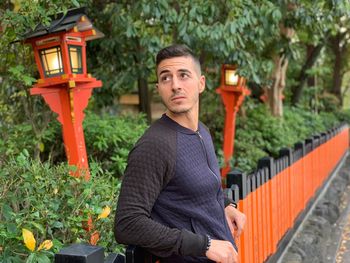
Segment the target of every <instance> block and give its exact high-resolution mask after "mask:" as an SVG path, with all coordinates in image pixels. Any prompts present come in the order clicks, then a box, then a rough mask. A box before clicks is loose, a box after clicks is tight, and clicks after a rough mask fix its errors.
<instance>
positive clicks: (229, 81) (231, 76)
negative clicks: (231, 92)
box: [225, 69, 238, 86]
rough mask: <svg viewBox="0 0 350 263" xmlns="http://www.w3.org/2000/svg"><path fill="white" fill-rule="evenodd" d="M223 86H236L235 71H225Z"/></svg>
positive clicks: (236, 76)
mask: <svg viewBox="0 0 350 263" xmlns="http://www.w3.org/2000/svg"><path fill="white" fill-rule="evenodd" d="M225 84H226V85H231V86H236V85H237V84H238V75H237V74H236V70H233V69H225Z"/></svg>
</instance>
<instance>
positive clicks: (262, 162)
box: [258, 156, 276, 179]
mask: <svg viewBox="0 0 350 263" xmlns="http://www.w3.org/2000/svg"><path fill="white" fill-rule="evenodd" d="M274 167H275V166H274V160H273V158H272V157H269V156H267V157H263V158H261V159H259V160H258V170H259V169H265V168H266V169H267V170H268V179H271V178H273V177H274V176H275V175H276V171H275V168H274Z"/></svg>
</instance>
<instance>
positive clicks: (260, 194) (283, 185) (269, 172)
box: [227, 125, 349, 263]
mask: <svg viewBox="0 0 350 263" xmlns="http://www.w3.org/2000/svg"><path fill="white" fill-rule="evenodd" d="M348 147H349V129H348V127H347V126H346V125H343V126H341V127H339V128H335V129H332V130H330V131H329V132H327V133H322V134H320V135H316V136H313V137H312V138H310V139H307V140H305V142H299V143H297V144H295V146H294V148H293V149H290V148H283V149H281V150H280V156H279V158H277V159H273V158H271V157H266V158H263V159H261V160H259V163H258V170H257V171H256V172H254V173H252V174H249V175H246V174H242V173H240V172H238V171H232V172H230V173H229V174H228V175H227V184H228V185H229V186H230V187H229V188H230V190H229V194H230V195H232V196H231V197H232V198H233V199H235V201H237V203H238V208H239V210H240V211H242V212H243V213H244V214H245V215H246V216H247V223H246V226H245V229H244V232H243V234H242V235H241V237H240V238H239V240H237V245H238V247H239V251H238V252H239V255H240V262H241V263H262V262H264V261H266V260H268V259H271V258H273V256H274V255H275V254H276V252H277V251H278V248H279V247H281V243H283V241H286V240H287V239H288V238H287V236H288V235H289V234H290V233H291V232H292V231H293V227H295V226H296V225H297V224H299V223H300V218H301V217H302V215H303V214H304V213H305V211H307V210H308V207H309V206H310V205H311V203H312V200H313V199H314V197H315V196H316V195H317V194H318V191H319V190H320V189H321V188H322V186H323V184H324V183H325V181H326V180H327V179H328V178H329V176H330V175H331V174H332V172H333V170H334V169H335V168H336V167H337V164H338V163H339V162H340V161H341V160H342V158H343V157H344V155H345V154H346V152H347V150H348Z"/></svg>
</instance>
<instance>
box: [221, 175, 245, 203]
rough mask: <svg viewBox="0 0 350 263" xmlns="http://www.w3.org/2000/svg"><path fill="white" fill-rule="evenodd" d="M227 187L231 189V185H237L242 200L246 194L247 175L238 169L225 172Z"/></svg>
mask: <svg viewBox="0 0 350 263" xmlns="http://www.w3.org/2000/svg"><path fill="white" fill-rule="evenodd" d="M226 182H227V187H228V188H230V189H232V188H231V187H232V185H238V188H239V199H240V200H242V199H244V198H245V197H246V196H247V175H246V174H245V173H242V172H241V171H239V170H233V171H231V172H229V173H228V174H227V177H226Z"/></svg>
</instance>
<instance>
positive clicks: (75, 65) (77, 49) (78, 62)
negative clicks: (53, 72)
mask: <svg viewBox="0 0 350 263" xmlns="http://www.w3.org/2000/svg"><path fill="white" fill-rule="evenodd" d="M68 49H69V59H70V66H71V69H72V73H78V74H81V73H83V66H82V59H81V52H82V51H81V46H73V45H69V46H68Z"/></svg>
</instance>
